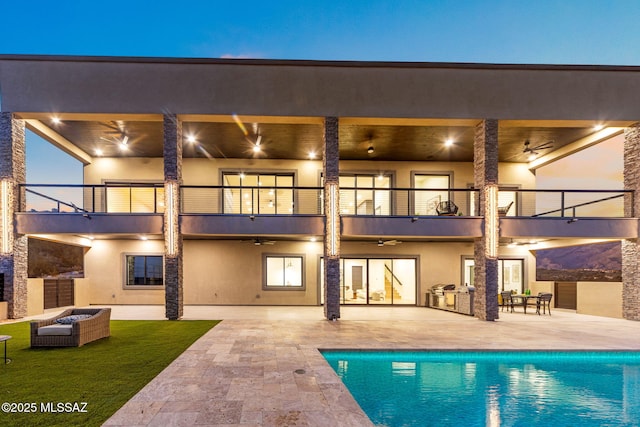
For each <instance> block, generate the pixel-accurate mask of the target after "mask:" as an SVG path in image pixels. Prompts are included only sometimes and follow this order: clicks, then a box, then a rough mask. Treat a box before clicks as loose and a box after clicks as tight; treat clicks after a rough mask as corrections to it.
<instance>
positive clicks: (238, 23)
mask: <svg viewBox="0 0 640 427" xmlns="http://www.w3.org/2000/svg"><path fill="white" fill-rule="evenodd" d="M0 15H1V16H2V17H3V19H2V25H0V53H2V54H49V55H100V56H102V55H114V56H161V57H162V56H165V57H208V58H219V57H230V58H247V57H250V58H266V59H316V60H372V61H434V62H440V61H443V62H449V61H450V62H486V63H551V64H612V65H640V30H638V23H639V22H640V0H608V1H606V0H598V1H596V0H555V1H554V0H534V1H531V0H529V1H522V0H487V1H477V0H475V1H474V0H456V1H449V0H438V1H430V0H423V1H414V0H389V1H381V0H348V1H346V0H345V1H336V0H324V1H320V0H297V1H290V0H272V1H241V0H236V1H229V0H227V1H217V0H211V1H189V0H183V1H165V0H153V1H141V0H116V1H109V2H104V1H98V0H94V1H87V0H67V1H64V0H60V1H51V0H32V1H4V2H2V5H1V6H0ZM27 148H28V159H29V162H30V164H41V163H39V162H42V161H49V162H51V159H52V158H53V157H52V156H54V155H57V156H59V153H58V151H57V150H54V149H50V148H48V147H45V146H42V144H41V143H40V142H39V141H38V139H37V138H35V137H34V136H32V135H30V136H29V139H28V147H27ZM59 162H62V163H58V164H59V165H60V166H61V169H62V170H65V169H71V170H74V171H75V170H78V175H76V178H73V180H74V182H76V181H77V176H80V180H81V168H80V166H79V164H78V163H77V162H74V161H71V160H67V159H60V160H59ZM67 162H68V163H67ZM44 169H45V168H38V167H35V166H29V164H28V170H27V171H28V174H29V176H28V180H29V182H45V181H43V180H45V179H46V180H48V181H50V180H51V176H50V174H47V173H46V170H44ZM40 172H42V173H40ZM74 173H75V172H74Z"/></svg>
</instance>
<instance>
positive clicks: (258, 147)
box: [253, 145, 260, 153]
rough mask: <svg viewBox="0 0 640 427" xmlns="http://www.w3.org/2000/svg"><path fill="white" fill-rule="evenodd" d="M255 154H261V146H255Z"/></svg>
mask: <svg viewBox="0 0 640 427" xmlns="http://www.w3.org/2000/svg"><path fill="white" fill-rule="evenodd" d="M253 152H254V153H259V152H260V146H259V145H254V146H253Z"/></svg>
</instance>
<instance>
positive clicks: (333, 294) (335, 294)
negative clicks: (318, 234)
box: [322, 117, 340, 320]
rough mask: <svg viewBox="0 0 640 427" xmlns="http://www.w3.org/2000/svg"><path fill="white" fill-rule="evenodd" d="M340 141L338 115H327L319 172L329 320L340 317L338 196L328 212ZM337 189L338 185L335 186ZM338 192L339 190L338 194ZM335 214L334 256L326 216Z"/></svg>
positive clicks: (335, 183)
mask: <svg viewBox="0 0 640 427" xmlns="http://www.w3.org/2000/svg"><path fill="white" fill-rule="evenodd" d="M338 149H339V140H338V118H337V117H326V118H325V122H324V147H323V151H324V152H323V156H322V171H323V177H324V214H325V226H324V271H323V274H324V315H325V317H326V318H327V319H329V320H335V319H339V318H340V215H339V212H340V206H339V198H338V200H336V203H338V206H337V208H336V210H337V212H330V211H329V209H330V206H329V205H330V203H329V185H336V186H338V183H339V179H340V172H339V162H340V154H339V151H338ZM338 189H339V187H338ZM337 194H339V193H337ZM331 215H337V218H336V225H337V227H338V230H337V233H336V235H337V241H336V245H337V248H338V253H337V255H336V256H329V248H328V243H329V242H328V239H327V236H329V235H330V233H331V230H330V224H329V221H328V219H329V217H330V216H331Z"/></svg>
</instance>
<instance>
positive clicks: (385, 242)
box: [378, 239, 402, 246]
mask: <svg viewBox="0 0 640 427" xmlns="http://www.w3.org/2000/svg"><path fill="white" fill-rule="evenodd" d="M400 243H402V242H401V241H400V240H382V239H378V246H395V245H397V244H400Z"/></svg>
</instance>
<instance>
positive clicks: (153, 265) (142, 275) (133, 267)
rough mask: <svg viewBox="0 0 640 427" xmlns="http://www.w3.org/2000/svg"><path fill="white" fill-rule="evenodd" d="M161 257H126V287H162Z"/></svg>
mask: <svg viewBox="0 0 640 427" xmlns="http://www.w3.org/2000/svg"><path fill="white" fill-rule="evenodd" d="M163 270H164V268H163V262H162V256H161V255H125V286H128V287H129V286H162V285H163V283H164V280H163Z"/></svg>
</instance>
